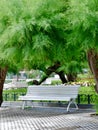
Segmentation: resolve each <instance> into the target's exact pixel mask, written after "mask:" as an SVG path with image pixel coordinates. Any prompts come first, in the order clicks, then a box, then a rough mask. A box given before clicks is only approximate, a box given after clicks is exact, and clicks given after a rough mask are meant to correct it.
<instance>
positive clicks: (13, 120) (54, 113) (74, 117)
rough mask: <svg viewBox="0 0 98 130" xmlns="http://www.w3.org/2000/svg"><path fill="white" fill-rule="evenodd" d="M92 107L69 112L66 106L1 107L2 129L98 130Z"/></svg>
mask: <svg viewBox="0 0 98 130" xmlns="http://www.w3.org/2000/svg"><path fill="white" fill-rule="evenodd" d="M92 113H94V110H92V109H79V110H78V111H75V110H74V109H72V110H71V112H69V113H67V112H66V109H65V108H64V107H62V108H61V107H34V108H26V109H25V110H22V109H21V107H17V106H16V107H15V106H14V107H12V106H11V107H4V106H3V107H1V108H0V130H98V117H94V116H91V114H92Z"/></svg>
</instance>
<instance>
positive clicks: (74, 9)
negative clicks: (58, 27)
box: [68, 0, 98, 92]
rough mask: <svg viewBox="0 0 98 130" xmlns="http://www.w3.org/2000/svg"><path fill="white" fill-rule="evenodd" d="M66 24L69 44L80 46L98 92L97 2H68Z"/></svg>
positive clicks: (93, 0)
mask: <svg viewBox="0 0 98 130" xmlns="http://www.w3.org/2000/svg"><path fill="white" fill-rule="evenodd" d="M69 2H70V4H69V10H68V23H69V26H70V30H71V34H70V38H69V43H70V45H71V44H75V45H76V46H79V45H81V48H83V49H84V51H85V52H86V55H87V60H88V63H89V66H90V69H91V71H92V73H93V75H94V78H95V81H96V87H95V89H96V92H98V44H97V42H98V0H90V1H89V0H82V1H81V0H70V1H69Z"/></svg>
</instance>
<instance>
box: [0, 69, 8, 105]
mask: <svg viewBox="0 0 98 130" xmlns="http://www.w3.org/2000/svg"><path fill="white" fill-rule="evenodd" d="M6 73H7V67H5V68H0V107H1V104H2V102H3V95H2V94H3V85H4V81H5V78H6Z"/></svg>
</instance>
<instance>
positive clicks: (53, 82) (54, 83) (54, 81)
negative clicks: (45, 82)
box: [51, 80, 62, 85]
mask: <svg viewBox="0 0 98 130" xmlns="http://www.w3.org/2000/svg"><path fill="white" fill-rule="evenodd" d="M51 84H52V85H58V84H62V82H61V80H53V81H52V82H51Z"/></svg>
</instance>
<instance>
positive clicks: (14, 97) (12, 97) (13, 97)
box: [3, 93, 98, 104]
mask: <svg viewBox="0 0 98 130" xmlns="http://www.w3.org/2000/svg"><path fill="white" fill-rule="evenodd" d="M20 95H25V93H6V94H3V100H4V101H18V97H19V96H20ZM97 99H98V95H95V94H92V95H86V94H82V95H78V97H77V99H76V101H77V104H94V103H95V102H96V100H97Z"/></svg>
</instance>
